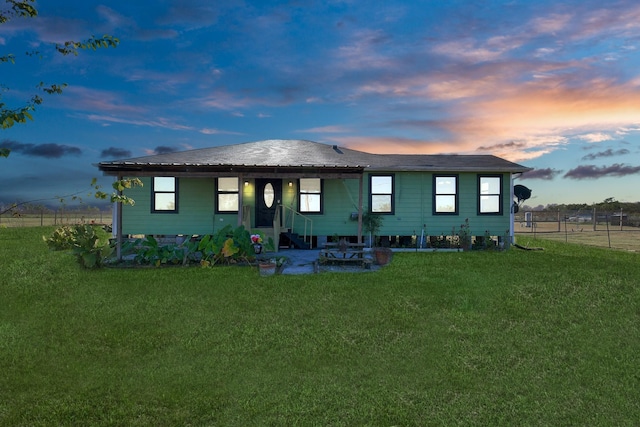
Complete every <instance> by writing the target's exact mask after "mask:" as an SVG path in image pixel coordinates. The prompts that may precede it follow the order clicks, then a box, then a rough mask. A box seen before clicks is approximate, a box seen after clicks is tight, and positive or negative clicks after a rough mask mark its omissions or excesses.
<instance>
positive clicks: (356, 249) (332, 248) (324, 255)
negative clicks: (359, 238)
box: [320, 241, 371, 267]
mask: <svg viewBox="0 0 640 427" xmlns="http://www.w3.org/2000/svg"><path fill="white" fill-rule="evenodd" d="M364 247H365V244H364V243H351V242H346V241H340V242H327V243H325V244H324V248H322V249H321V250H320V263H322V264H324V263H328V262H340V263H350V262H354V263H359V264H361V265H362V266H363V267H366V266H367V264H370V263H371V260H369V259H368V258H365V256H364V254H365V251H364Z"/></svg>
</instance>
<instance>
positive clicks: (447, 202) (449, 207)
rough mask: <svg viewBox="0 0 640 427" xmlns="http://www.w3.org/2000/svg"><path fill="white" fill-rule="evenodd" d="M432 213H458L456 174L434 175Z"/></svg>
mask: <svg viewBox="0 0 640 427" xmlns="http://www.w3.org/2000/svg"><path fill="white" fill-rule="evenodd" d="M433 214H434V215H438V214H439V215H457V214H458V177H457V176H456V175H434V177H433Z"/></svg>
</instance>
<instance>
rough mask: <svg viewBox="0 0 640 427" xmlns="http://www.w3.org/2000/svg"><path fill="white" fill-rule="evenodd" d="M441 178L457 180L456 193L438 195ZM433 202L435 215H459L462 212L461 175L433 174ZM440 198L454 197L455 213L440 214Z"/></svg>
mask: <svg viewBox="0 0 640 427" xmlns="http://www.w3.org/2000/svg"><path fill="white" fill-rule="evenodd" d="M439 178H455V179H456V185H455V193H438V192H437V188H438V186H437V183H438V179H439ZM432 196H433V197H432V202H433V209H432V210H433V215H459V212H460V175H458V174H433V191H432ZM438 196H447V197H451V196H454V203H455V206H454V209H453V212H439V211H438V210H437V209H438V204H437V202H436V201H437V199H438Z"/></svg>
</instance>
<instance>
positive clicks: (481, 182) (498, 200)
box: [478, 175, 502, 215]
mask: <svg viewBox="0 0 640 427" xmlns="http://www.w3.org/2000/svg"><path fill="white" fill-rule="evenodd" d="M478 214H489V215H490V214H493V215H501V214H502V175H492V176H482V175H479V176H478Z"/></svg>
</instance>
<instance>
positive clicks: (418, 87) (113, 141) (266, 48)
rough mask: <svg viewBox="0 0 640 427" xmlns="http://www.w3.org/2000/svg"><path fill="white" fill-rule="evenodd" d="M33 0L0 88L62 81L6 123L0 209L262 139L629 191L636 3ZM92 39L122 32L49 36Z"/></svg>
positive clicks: (11, 91)
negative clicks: (65, 47)
mask: <svg viewBox="0 0 640 427" xmlns="http://www.w3.org/2000/svg"><path fill="white" fill-rule="evenodd" d="M217 3H220V4H222V5H220V4H217ZM36 5H37V8H38V11H39V16H38V17H37V18H35V19H14V20H12V21H10V22H8V23H5V24H2V25H0V52H2V54H3V55H4V54H7V53H13V54H15V55H16V64H13V65H12V64H0V76H1V77H0V82H1V83H2V84H3V85H4V86H5V88H4V91H3V92H2V100H3V101H4V102H6V103H7V104H8V106H10V107H18V106H20V105H23V104H24V102H25V101H27V100H28V99H29V98H30V97H31V96H32V95H33V94H35V93H36V89H35V85H36V84H38V83H39V82H40V81H43V82H45V83H48V84H52V83H57V84H59V83H67V84H68V85H69V86H68V87H67V88H66V89H65V91H64V93H63V94H62V95H55V96H51V97H46V98H45V102H44V104H43V105H41V106H40V107H39V108H38V109H37V111H36V112H35V113H34V118H35V120H34V121H33V122H29V123H27V124H21V125H16V126H14V127H12V128H10V129H6V130H3V131H2V133H3V135H1V136H0V146H8V147H10V148H11V149H12V153H11V155H10V157H9V158H7V159H4V158H0V177H1V179H2V183H3V185H2V187H1V188H0V202H5V203H7V202H14V201H25V200H31V199H39V198H48V197H54V196H57V195H64V194H70V193H73V192H76V191H82V190H83V189H85V188H88V186H89V183H90V181H91V178H92V177H100V174H99V172H98V170H97V168H96V167H95V166H94V164H95V163H97V162H100V161H102V160H111V159H115V158H127V157H136V156H143V155H148V154H153V153H159V152H167V151H173V150H186V149H193V148H204V147H211V146H216V145H223V144H233V143H241V142H249V141H258V140H263V139H276V138H277V139H288V138H292V139H309V140H313V141H318V142H325V143H330V144H338V145H341V146H344V147H348V148H352V149H358V150H363V151H369V152H375V153H424V154H437V153H459V154H494V155H497V156H501V157H504V158H506V159H508V160H512V161H515V162H517V163H520V164H523V165H526V166H529V167H532V168H534V171H533V172H530V173H528V174H526V175H524V176H523V177H522V179H520V180H518V183H520V184H523V185H526V186H527V187H529V188H531V189H532V190H533V196H532V198H531V199H530V200H528V201H527V204H529V205H532V206H536V205H539V204H542V205H546V204H549V203H582V202H584V203H593V202H600V201H602V200H604V199H605V198H608V197H614V198H616V199H617V200H620V201H625V202H636V201H640V191H639V190H638V188H640V144H639V143H640V50H639V48H640V3H638V2H637V1H632V0H628V1H610V2H603V1H591V0H572V1H557V0H554V1H546V0H537V1H535V2H533V1H529V0H510V1H482V2H475V1H455V0H451V1H443V0H438V1H412V2H405V1H394V0H388V1H385V2H370V1H355V0H353V1H324V2H317V1H305V0H300V1H290V2H286V1H282V2H275V1H254V2H251V1H233V0H229V1H224V2H211V1H207V0H156V1H154V2H152V3H148V2H137V1H121V0H110V1H109V2H99V1H77V0H66V1H41V2H38V3H36ZM93 34H95V35H97V36H101V35H103V34H110V35H113V36H115V37H118V38H119V39H120V45H119V46H118V47H117V48H116V49H100V50H98V51H95V52H93V51H87V52H85V51H81V53H80V54H79V55H78V56H77V57H74V56H67V57H62V56H60V55H57V54H55V53H54V52H53V50H52V49H51V44H52V43H55V42H64V41H66V40H82V39H86V38H88V37H89V36H91V35H93ZM34 49H36V50H38V51H40V52H41V57H39V58H38V57H28V56H24V55H22V52H25V51H32V50H34ZM101 180H102V182H103V183H105V185H108V183H109V182H110V180H109V179H107V178H101Z"/></svg>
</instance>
